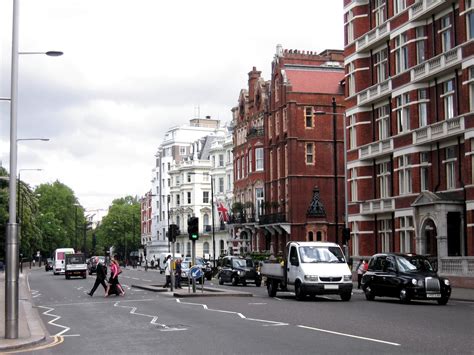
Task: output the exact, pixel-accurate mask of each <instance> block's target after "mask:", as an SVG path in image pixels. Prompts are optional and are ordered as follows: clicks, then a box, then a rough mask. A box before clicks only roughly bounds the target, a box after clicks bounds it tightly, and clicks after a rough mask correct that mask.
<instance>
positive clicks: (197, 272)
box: [189, 265, 204, 279]
mask: <svg viewBox="0 0 474 355" xmlns="http://www.w3.org/2000/svg"><path fill="white" fill-rule="evenodd" d="M189 273H190V275H191V278H193V279H200V278H201V277H202V276H203V275H204V273H203V271H202V269H201V267H200V266H199V265H195V266H193V267H192V268H191V270H189Z"/></svg>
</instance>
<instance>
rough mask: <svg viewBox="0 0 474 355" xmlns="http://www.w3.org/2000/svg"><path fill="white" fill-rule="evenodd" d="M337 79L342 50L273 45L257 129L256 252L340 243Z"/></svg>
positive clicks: (340, 90)
mask: <svg viewBox="0 0 474 355" xmlns="http://www.w3.org/2000/svg"><path fill="white" fill-rule="evenodd" d="M343 80H344V67H343V51H341V50H326V51H324V52H322V53H319V54H316V53H315V52H314V53H313V52H305V51H298V50H283V49H282V48H281V46H278V47H277V53H276V55H275V57H274V60H273V63H272V77H271V83H270V88H269V90H270V95H269V100H270V101H269V110H268V112H267V116H266V119H265V126H264V131H265V156H264V161H265V199H264V204H263V210H264V212H263V214H262V216H260V219H259V225H258V228H259V233H261V235H263V236H264V238H260V239H259V240H258V245H257V246H258V249H259V250H271V251H273V252H274V253H275V254H277V253H279V252H281V251H282V250H283V249H284V247H285V245H286V242H288V241H289V240H301V241H303V240H323V241H333V242H334V241H336V242H341V241H342V240H341V238H340V236H341V229H342V228H343V226H344V223H343V221H344V166H343V152H344V145H343V141H344V140H343V116H342V113H343V111H344V90H343ZM333 100H334V104H333ZM333 110H334V112H336V113H337V114H336V115H332V114H331V113H332V112H333ZM317 112H325V113H329V115H316V113H317ZM334 124H335V126H334Z"/></svg>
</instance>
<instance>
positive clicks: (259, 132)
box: [247, 127, 265, 138]
mask: <svg viewBox="0 0 474 355" xmlns="http://www.w3.org/2000/svg"><path fill="white" fill-rule="evenodd" d="M264 135H265V132H264V130H263V127H258V128H257V127H252V128H250V130H249V132H248V133H247V138H252V137H263V136H264Z"/></svg>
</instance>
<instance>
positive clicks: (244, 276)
mask: <svg viewBox="0 0 474 355" xmlns="http://www.w3.org/2000/svg"><path fill="white" fill-rule="evenodd" d="M217 278H218V279H219V285H223V284H224V282H231V283H232V285H233V286H237V285H238V284H239V283H241V284H242V285H244V286H245V285H247V283H249V282H251V283H255V286H257V287H260V285H261V284H262V277H261V276H260V272H259V271H257V267H256V265H255V263H254V262H253V260H251V259H244V258H241V257H237V256H225V257H224V258H222V260H221V268H220V270H219V273H218V274H217Z"/></svg>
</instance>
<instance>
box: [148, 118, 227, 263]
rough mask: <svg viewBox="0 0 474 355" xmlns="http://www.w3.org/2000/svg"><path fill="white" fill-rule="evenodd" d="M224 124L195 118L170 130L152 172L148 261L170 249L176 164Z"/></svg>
mask: <svg viewBox="0 0 474 355" xmlns="http://www.w3.org/2000/svg"><path fill="white" fill-rule="evenodd" d="M219 125H220V121H219V120H214V119H211V118H210V117H209V116H208V117H206V118H205V119H201V118H194V119H191V120H190V121H189V124H186V125H182V126H175V127H172V128H170V129H169V130H168V131H167V132H166V133H165V136H164V138H163V141H162V143H161V144H160V146H159V147H158V150H157V153H156V154H155V167H154V169H153V171H152V174H153V176H152V181H151V182H152V194H151V196H152V227H151V234H152V235H151V242H148V243H147V246H146V247H147V258H148V259H150V258H153V256H154V255H156V256H158V254H160V253H165V252H168V251H169V250H170V245H169V243H168V239H167V234H166V233H167V231H168V225H169V223H170V221H169V207H170V205H169V199H170V194H171V192H170V187H171V178H170V176H169V171H170V169H171V166H172V164H175V163H180V162H181V161H183V159H184V158H185V157H187V156H188V155H189V154H190V152H191V147H192V143H193V142H194V141H196V140H197V139H200V138H202V137H204V136H206V135H209V134H211V133H212V132H215V131H216V130H218V129H219Z"/></svg>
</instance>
